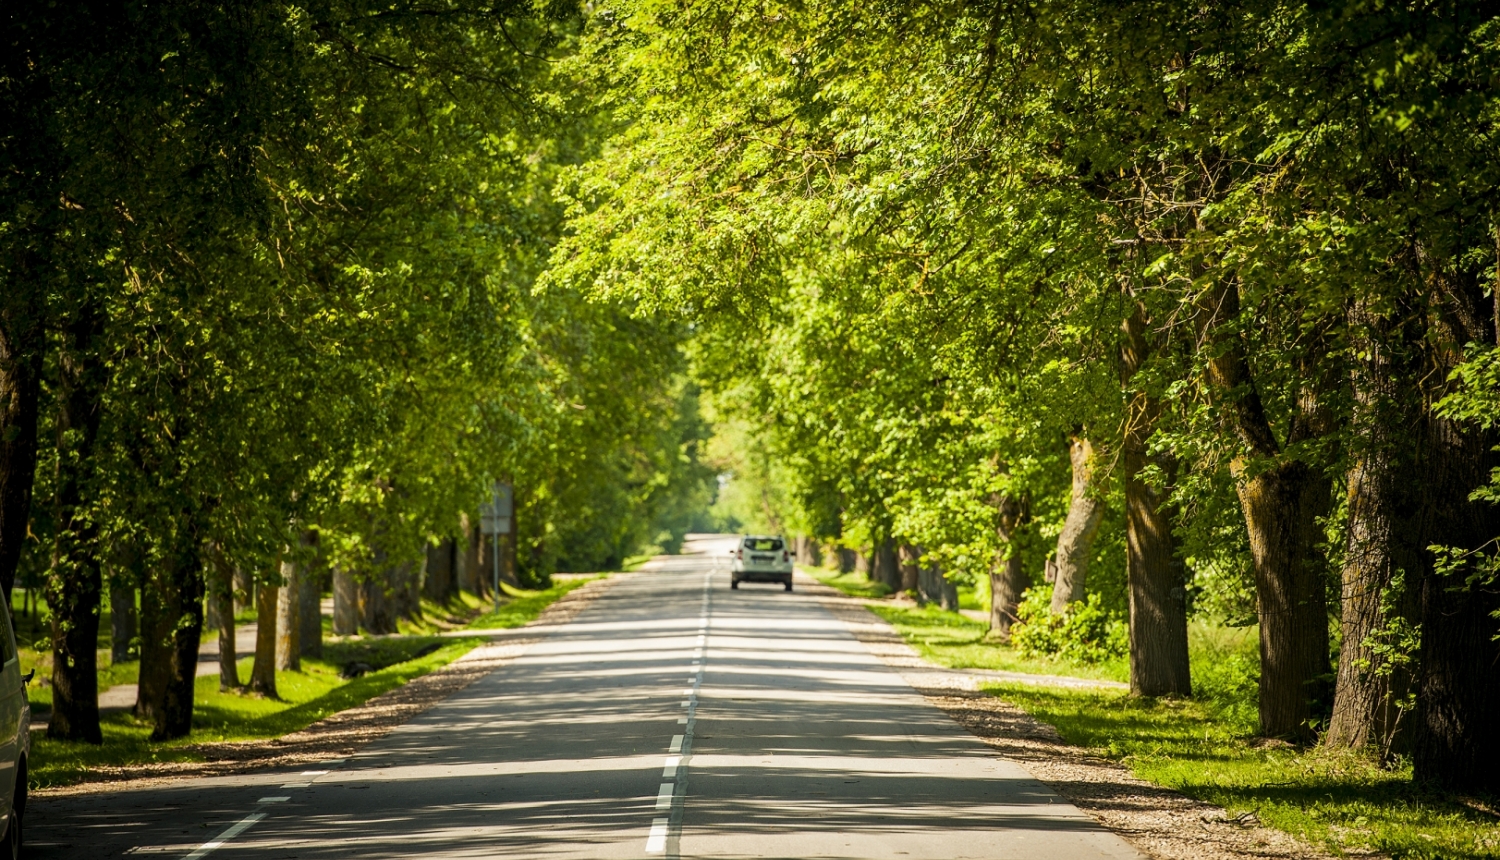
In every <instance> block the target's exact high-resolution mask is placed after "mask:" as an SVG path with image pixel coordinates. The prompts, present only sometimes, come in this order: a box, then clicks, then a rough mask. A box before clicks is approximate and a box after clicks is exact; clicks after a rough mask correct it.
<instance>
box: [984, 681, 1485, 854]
mask: <svg viewBox="0 0 1500 860" xmlns="http://www.w3.org/2000/svg"><path fill="white" fill-rule="evenodd" d="M983 689H984V690H985V691H986V692H987V693H989V694H991V695H994V696H998V697H1000V698H1002V699H1004V700H1005V701H1007V702H1010V703H1012V704H1014V705H1016V706H1017V707H1019V708H1021V709H1023V710H1025V711H1026V712H1027V713H1030V714H1031V715H1032V716H1034V717H1036V718H1037V719H1039V720H1041V721H1043V722H1046V723H1050V724H1051V725H1053V726H1055V727H1057V730H1058V732H1059V733H1060V734H1061V735H1062V738H1063V740H1065V741H1067V742H1068V743H1070V744H1074V745H1077V746H1080V747H1084V748H1086V749H1087V750H1088V751H1089V752H1090V753H1091V754H1094V755H1098V756H1102V757H1108V758H1112V759H1115V760H1118V761H1120V762H1122V763H1123V764H1125V765H1126V766H1127V767H1129V768H1130V770H1131V772H1132V773H1134V774H1135V775H1136V776H1138V777H1140V778H1141V779H1144V780H1148V781H1150V782H1153V783H1155V784H1157V785H1160V786H1164V787H1166V788H1171V789H1174V790H1176V791H1180V792H1182V793H1183V794H1185V795H1187V796H1189V797H1193V798H1196V799H1199V800H1202V801H1205V802H1207V803H1212V804H1214V805H1216V806H1221V807H1223V808H1224V809H1225V810H1226V811H1227V812H1228V813H1229V814H1230V815H1231V816H1235V815H1241V814H1244V813H1252V814H1254V815H1255V817H1256V818H1258V819H1260V821H1261V822H1262V823H1264V824H1265V825H1267V826H1269V827H1274V828H1276V829H1278V830H1282V831H1284V832H1286V833H1290V834H1293V835H1294V836H1297V837H1300V838H1302V839H1303V840H1305V841H1307V842H1310V843H1312V844H1315V845H1322V846H1324V847H1325V848H1327V849H1328V850H1329V851H1331V852H1332V853H1334V854H1336V855H1341V856H1342V855H1346V854H1351V853H1354V854H1360V853H1368V852H1370V851H1377V852H1381V853H1385V854H1388V855H1390V856H1391V857H1392V858H1396V860H1438V858H1455V860H1460V859H1461V860H1478V858H1500V818H1497V817H1496V816H1495V815H1494V814H1493V813H1486V812H1485V811H1483V810H1484V806H1485V805H1484V804H1483V803H1482V802H1476V801H1475V800H1472V799H1465V798H1458V797H1449V796H1444V795H1441V794H1436V793H1431V792H1426V791H1423V790H1421V789H1419V788H1417V787H1415V786H1414V785H1413V784H1412V782H1411V769H1410V768H1409V767H1408V768H1400V769H1394V770H1392V769H1386V768H1382V767H1380V766H1379V765H1378V764H1376V763H1375V762H1374V761H1372V760H1370V759H1369V758H1368V757H1366V756H1364V755H1361V754H1359V753H1354V752H1349V751H1339V750H1327V749H1324V748H1321V747H1315V748H1310V749H1309V748H1297V747H1291V746H1288V745H1285V744H1279V743H1275V742H1271V743H1269V744H1268V743H1267V742H1265V741H1262V740H1258V739H1256V738H1254V737H1252V736H1251V735H1252V733H1253V728H1254V727H1253V724H1252V725H1250V726H1246V725H1245V724H1244V723H1243V720H1241V719H1236V718H1234V717H1233V716H1232V715H1229V714H1226V713H1225V712H1223V711H1222V710H1221V709H1220V708H1219V707H1217V706H1216V704H1215V703H1214V702H1212V701H1202V700H1167V699H1146V698H1132V697H1130V696H1128V695H1125V694H1123V693H1116V692H1113V691H1099V692H1095V691H1078V690H1064V689H1057V688H1038V687H1032V686H1028V685H1024V684H986V685H983ZM1491 808H1493V807H1491Z"/></svg>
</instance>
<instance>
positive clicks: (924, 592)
mask: <svg viewBox="0 0 1500 860" xmlns="http://www.w3.org/2000/svg"><path fill="white" fill-rule="evenodd" d="M916 551H917V555H918V556H919V557H920V556H921V554H922V550H921V548H920V547H918V548H917V550H916ZM917 599H918V600H919V601H921V602H922V603H924V604H927V603H936V604H937V605H938V606H940V607H942V608H943V609H946V610H947V611H949V612H957V611H958V586H957V585H955V584H954V583H952V582H950V581H949V580H948V578H947V577H946V576H943V569H942V568H941V567H938V566H937V565H935V564H933V565H928V566H926V567H922V568H919V569H918V571H917Z"/></svg>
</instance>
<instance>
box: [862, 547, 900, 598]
mask: <svg viewBox="0 0 1500 860" xmlns="http://www.w3.org/2000/svg"><path fill="white" fill-rule="evenodd" d="M871 562H872V563H873V567H874V569H873V570H872V571H871V577H870V578H871V579H873V580H875V581H876V582H882V583H884V584H885V587H886V588H889V589H890V590H891V591H900V590H901V565H900V562H899V561H897V559H896V544H895V542H894V541H892V540H891V539H890V538H886V539H885V540H882V541H881V542H880V543H879V544H877V545H876V546H875V555H874V557H873V558H871Z"/></svg>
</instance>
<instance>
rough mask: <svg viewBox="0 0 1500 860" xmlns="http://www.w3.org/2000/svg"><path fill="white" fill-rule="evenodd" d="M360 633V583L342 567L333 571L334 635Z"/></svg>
mask: <svg viewBox="0 0 1500 860" xmlns="http://www.w3.org/2000/svg"><path fill="white" fill-rule="evenodd" d="M358 632H359V583H358V582H357V581H356V580H355V579H354V574H353V573H351V572H350V571H349V569H348V568H347V567H344V566H342V565H340V566H338V567H335V568H334V569H333V635H335V636H353V635H354V634H356V633H358Z"/></svg>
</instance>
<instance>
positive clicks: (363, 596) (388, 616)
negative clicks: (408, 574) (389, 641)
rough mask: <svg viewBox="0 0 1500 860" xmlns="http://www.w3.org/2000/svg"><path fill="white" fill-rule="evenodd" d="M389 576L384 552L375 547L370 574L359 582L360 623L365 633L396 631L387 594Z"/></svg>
mask: <svg viewBox="0 0 1500 860" xmlns="http://www.w3.org/2000/svg"><path fill="white" fill-rule="evenodd" d="M390 577H391V567H390V565H389V564H387V563H386V558H385V552H384V551H382V550H378V549H377V550H376V551H375V563H374V567H373V568H372V570H371V572H370V575H369V576H367V577H365V579H364V580H363V581H361V582H360V584H359V606H360V616H361V618H360V624H361V626H362V627H364V628H365V632H366V633H371V634H374V635H376V636H380V635H383V634H388V633H395V632H396V618H395V615H394V614H393V613H392V612H391V609H392V606H391V598H390V594H389V588H390V582H389V580H390Z"/></svg>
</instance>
